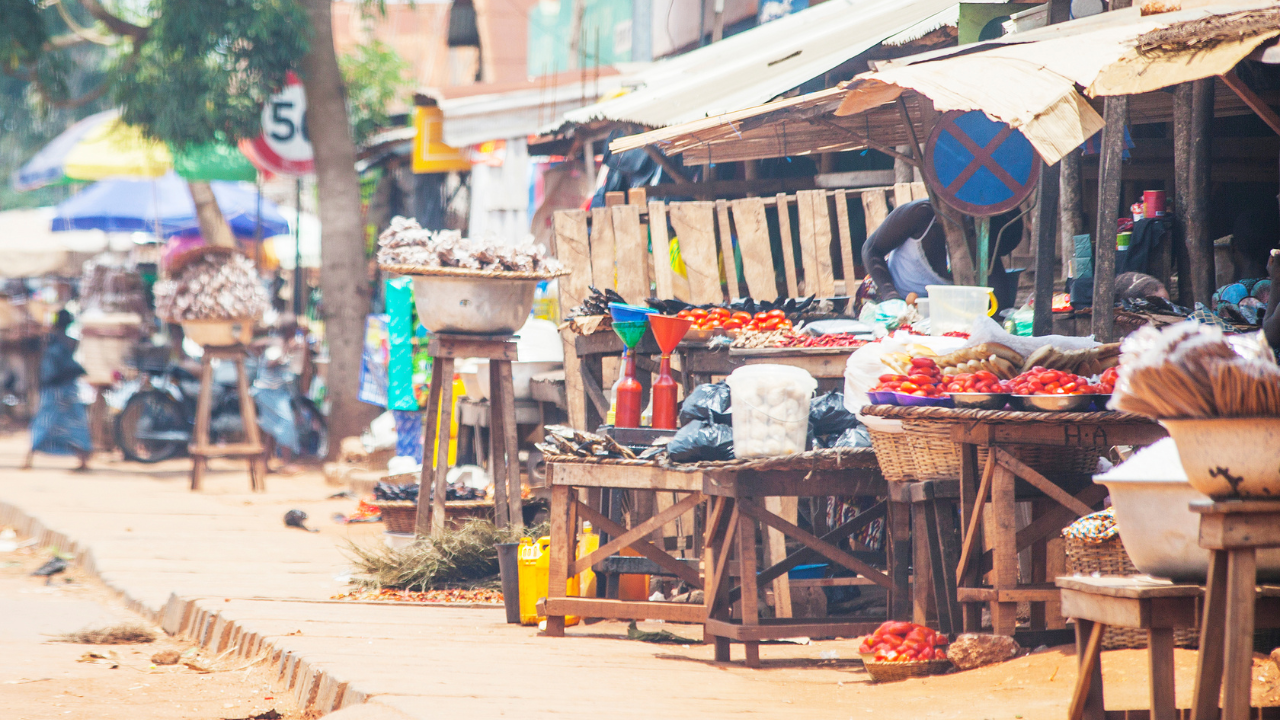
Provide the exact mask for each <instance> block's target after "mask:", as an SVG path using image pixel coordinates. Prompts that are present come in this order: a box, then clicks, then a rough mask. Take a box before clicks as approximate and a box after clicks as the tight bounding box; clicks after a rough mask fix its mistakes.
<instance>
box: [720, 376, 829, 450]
mask: <svg viewBox="0 0 1280 720" xmlns="http://www.w3.org/2000/svg"><path fill="white" fill-rule="evenodd" d="M726 382H727V383H728V384H729V392H730V397H731V401H732V406H733V454H734V457H738V458H750V457H771V456H777V455H791V454H793V453H799V452H804V449H805V440H806V439H807V437H808V434H809V398H810V396H812V395H813V391H814V390H815V389H817V387H818V382H817V381H816V380H814V379H813V377H812V376H811V375H809V373H807V372H805V371H804V370H802V369H800V368H796V367H790V366H787V365H748V366H746V367H742V368H738V369H737V370H734V371H733V373H731V374H730V375H729V377H728V378H727V380H726Z"/></svg>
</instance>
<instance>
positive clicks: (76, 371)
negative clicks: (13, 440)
mask: <svg viewBox="0 0 1280 720" xmlns="http://www.w3.org/2000/svg"><path fill="white" fill-rule="evenodd" d="M71 322H72V317H71V313H69V312H67V311H66V310H59V311H58V317H57V319H56V320H55V321H54V323H53V330H52V331H51V332H50V333H49V335H48V336H47V337H46V338H45V347H44V355H43V356H42V357H41V358H40V409H39V410H37V411H36V417H35V420H33V421H32V422H31V450H30V452H28V453H27V461H26V462H25V463H24V464H23V466H22V467H23V469H30V468H31V463H32V460H33V459H34V456H35V454H36V453H37V452H42V453H46V454H49V455H75V456H76V457H77V458H79V459H80V465H79V466H78V467H77V468H76V470H78V471H81V472H83V471H86V470H88V469H89V456H90V455H91V454H92V452H93V441H92V440H91V439H90V437H89V417H88V414H87V413H86V412H85V407H84V404H82V403H81V402H80V393H79V391H78V390H77V388H76V381H77V380H78V379H79V378H80V376H81V375H84V368H82V367H80V363H78V362H76V361H75V359H74V358H72V354H73V353H75V349H76V341H75V340H72V339H71V338H69V337H67V328H68V327H69V326H70V325H71Z"/></svg>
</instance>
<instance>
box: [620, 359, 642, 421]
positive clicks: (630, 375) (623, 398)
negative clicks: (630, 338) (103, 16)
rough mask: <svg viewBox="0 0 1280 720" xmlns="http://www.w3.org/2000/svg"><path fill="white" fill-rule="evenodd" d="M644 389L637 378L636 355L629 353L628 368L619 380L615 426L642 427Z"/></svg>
mask: <svg viewBox="0 0 1280 720" xmlns="http://www.w3.org/2000/svg"><path fill="white" fill-rule="evenodd" d="M643 392H644V390H643V388H642V387H641V386H640V381H639V380H637V379H636V356H635V354H634V353H627V363H626V370H625V371H624V372H623V373H622V379H621V380H619V381H618V401H617V410H616V411H615V412H614V418H613V424H614V427H623V428H634V427H640V410H641V409H642V406H641V404H640V400H641V395H642V394H643Z"/></svg>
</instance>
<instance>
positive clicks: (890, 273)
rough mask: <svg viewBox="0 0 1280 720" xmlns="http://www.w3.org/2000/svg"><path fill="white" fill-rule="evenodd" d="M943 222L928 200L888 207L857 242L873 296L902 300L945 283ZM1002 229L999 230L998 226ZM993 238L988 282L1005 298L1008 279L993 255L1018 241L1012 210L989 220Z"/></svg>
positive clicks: (1018, 221) (947, 278) (1019, 231)
mask: <svg viewBox="0 0 1280 720" xmlns="http://www.w3.org/2000/svg"><path fill="white" fill-rule="evenodd" d="M943 222H945V221H944V220H942V219H940V218H938V217H937V214H936V213H934V210H933V205H931V204H930V203H929V201H928V200H924V199H921V200H913V201H912V202H909V203H904V204H902V205H899V206H898V207H896V208H894V209H893V212H891V213H889V216H888V217H886V218H885V219H884V222H882V223H880V227H878V228H876V230H875V232H873V233H871V236H870V237H868V238H867V241H866V242H865V243H863V245H862V264H863V266H865V267H866V269H867V274H868V275H870V276H871V279H872V280H874V281H875V284H876V294H877V297H878V298H879V299H880V300H881V301H883V300H891V299H894V298H902V297H904V296H906V295H908V294H910V293H916V294H917V295H919V296H921V297H924V296H926V295H928V291H927V290H925V287H926V286H928V285H951V284H952V279H951V262H950V258H949V256H948V254H947V236H946V233H945V231H944V230H943V229H942V223H943ZM1002 229H1003V233H1002V232H1001V230H1002ZM997 236H998V237H999V243H998V246H997V247H996V249H995V253H996V256H997V257H996V258H995V262H994V265H993V267H992V270H991V277H990V284H991V287H992V288H993V289H995V291H996V296H997V297H1007V296H1009V295H1008V294H1007V292H1006V291H1008V290H1011V289H1013V290H1016V288H1009V287H1006V286H1008V285H1010V284H1012V283H1014V282H1016V281H1015V280H1013V279H1011V278H1010V277H1009V276H1008V275H1007V274H1006V273H1005V269H1004V264H1003V263H1002V262H1001V260H1000V258H999V256H1000V255H1005V254H1008V253H1009V252H1011V251H1012V250H1013V249H1014V248H1015V247H1017V246H1018V243H1020V242H1022V220H1021V219H1019V218H1018V217H1017V213H1016V212H1010V213H1006V214H1004V215H998V216H996V217H994V218H992V219H991V239H992V240H993V241H995V240H996V238H997Z"/></svg>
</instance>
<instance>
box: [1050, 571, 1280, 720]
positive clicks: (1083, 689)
mask: <svg viewBox="0 0 1280 720" xmlns="http://www.w3.org/2000/svg"><path fill="white" fill-rule="evenodd" d="M1057 585H1058V587H1059V588H1060V589H1061V591H1062V613H1063V615H1066V616H1067V617H1072V618H1075V626H1076V659H1077V661H1078V662H1079V666H1080V670H1079V674H1078V675H1077V678H1076V687H1075V691H1074V693H1073V694H1072V699H1071V705H1070V706H1069V711H1068V715H1067V717H1068V718H1069V720H1081V718H1084V719H1085V720H1103V719H1104V718H1105V717H1106V714H1105V712H1104V709H1103V678H1102V664H1101V652H1102V634H1103V632H1104V631H1105V629H1106V627H1107V626H1114V627H1127V628H1138V629H1143V630H1146V631H1147V637H1148V643H1147V654H1148V659H1149V662H1150V666H1151V710H1150V712H1151V715H1150V717H1151V720H1175V719H1176V718H1177V717H1178V716H1179V715H1178V711H1177V708H1176V706H1175V702H1174V666H1173V631H1174V629H1175V628H1184V627H1195V626H1196V624H1197V621H1198V620H1199V619H1200V610H1199V609H1200V607H1201V606H1202V605H1207V603H1202V598H1204V596H1205V591H1204V588H1203V587H1202V586H1200V585H1191V584H1173V583H1170V582H1168V581H1165V580H1156V579H1153V578H1150V577H1146V576H1136V577H1100V578H1086V577H1069V578H1068V577H1064V578H1058V580H1057ZM1251 589H1252V587H1251ZM1252 600H1253V602H1250V603H1246V604H1247V605H1248V606H1249V607H1250V609H1251V610H1252V609H1254V608H1256V612H1257V617H1258V619H1259V623H1258V624H1259V625H1260V626H1262V627H1280V587H1259V588H1257V589H1256V591H1255V592H1254V593H1253V598H1252ZM1205 629H1206V628H1205V626H1202V627H1201V653H1200V657H1201V666H1203V665H1204V659H1205V658H1206V654H1205V652H1204V649H1203V648H1204V645H1205ZM1252 635H1253V634H1252V632H1250V633H1247V634H1245V633H1240V636H1241V637H1242V638H1244V639H1245V641H1246V643H1251V642H1252ZM1218 637H1219V640H1220V639H1221V635H1220V634H1219V635H1218ZM1218 667H1219V668H1221V657H1220V656H1219V664H1218ZM1249 667H1250V665H1246V666H1245V672H1244V679H1245V681H1246V683H1247V682H1248V681H1249V670H1248V668H1249ZM1200 687H1201V685H1200V680H1199V679H1197V690H1196V693H1197V698H1199V697H1204V698H1206V700H1207V702H1206V706H1205V707H1204V708H1200V709H1199V710H1197V712H1196V714H1194V715H1193V716H1192V717H1195V718H1202V719H1203V718H1215V717H1217V710H1218V702H1217V700H1218V690H1217V687H1218V686H1217V685H1214V686H1213V687H1212V688H1209V689H1208V690H1207V691H1206V694H1203V695H1202V694H1201V692H1200ZM1245 688H1246V691H1247V689H1248V685H1247V684H1246V685H1245ZM1224 705H1225V703H1224ZM1248 705H1249V696H1248V694H1247V692H1246V694H1245V695H1244V711H1245V715H1244V716H1241V717H1247V716H1248ZM1196 707H1199V704H1198V701H1197V703H1196Z"/></svg>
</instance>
